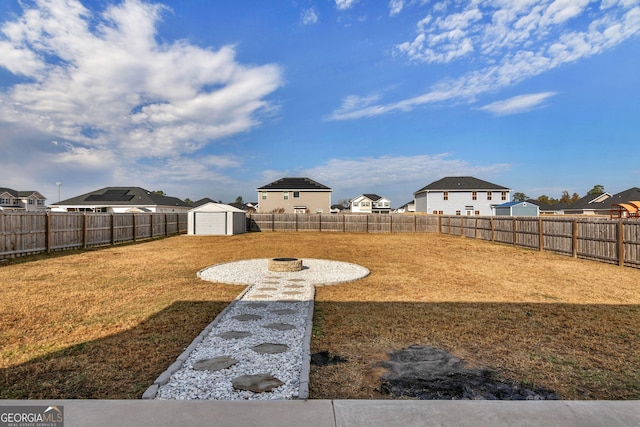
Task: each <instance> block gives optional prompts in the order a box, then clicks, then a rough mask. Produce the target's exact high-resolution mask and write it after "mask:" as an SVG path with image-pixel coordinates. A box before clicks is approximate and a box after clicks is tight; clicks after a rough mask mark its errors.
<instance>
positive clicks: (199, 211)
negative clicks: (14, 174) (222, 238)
mask: <svg viewBox="0 0 640 427" xmlns="http://www.w3.org/2000/svg"><path fill="white" fill-rule="evenodd" d="M246 231H247V221H246V213H245V212H244V211H243V210H240V209H238V208H234V207H233V206H229V205H223V204H221V203H205V204H204V205H202V206H198V207H197V208H193V209H191V210H190V211H189V213H188V216H187V234H198V235H224V234H226V235H232V234H240V233H245V232H246Z"/></svg>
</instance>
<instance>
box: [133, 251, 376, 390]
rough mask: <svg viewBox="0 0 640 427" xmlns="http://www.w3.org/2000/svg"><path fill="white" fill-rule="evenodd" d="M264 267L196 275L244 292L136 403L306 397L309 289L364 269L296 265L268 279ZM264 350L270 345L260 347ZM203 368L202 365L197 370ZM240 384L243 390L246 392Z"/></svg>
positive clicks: (218, 268) (258, 263)
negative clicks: (297, 268)
mask: <svg viewBox="0 0 640 427" xmlns="http://www.w3.org/2000/svg"><path fill="white" fill-rule="evenodd" d="M267 263H268V259H252V260H244V261H237V262H231V263H225V264H219V265H215V266H212V267H209V268H206V269H204V270H202V271H200V272H199V273H198V276H199V277H200V278H201V279H203V280H207V281H211V282H218V283H231V284H243V285H249V287H248V288H247V289H246V290H245V291H244V292H243V293H242V294H241V295H240V296H239V297H238V298H237V299H236V300H235V301H234V302H232V303H231V304H230V305H229V306H228V307H227V308H226V309H225V310H224V311H223V312H222V313H220V315H219V316H218V317H217V318H216V319H215V320H214V321H213V322H212V323H211V324H210V325H209V326H208V327H207V328H206V329H205V330H204V331H203V332H202V333H201V334H200V335H199V336H198V337H197V338H196V339H195V340H194V342H193V343H192V344H191V345H190V346H189V347H188V348H187V349H186V350H185V352H184V353H183V354H182V355H180V356H179V357H178V359H177V360H176V362H175V363H174V364H173V365H171V366H170V367H169V369H167V371H165V372H164V373H163V374H161V375H160V376H159V377H158V379H156V381H155V383H154V384H153V385H152V386H151V387H149V389H148V390H147V391H146V392H145V394H144V395H143V398H144V399H154V398H155V399H205V400H247V399H251V400H274V399H304V398H307V397H308V377H309V359H310V354H309V346H310V340H311V320H312V317H313V298H314V294H315V286H317V285H327V284H337V283H344V282H348V281H353V280H357V279H359V278H362V277H365V276H367V275H368V274H369V270H367V269H366V268H364V267H361V266H359V265H355V264H350V263H345V262H339V261H328V260H318V259H303V269H302V270H301V271H297V272H286V273H282V272H278V273H275V272H271V271H269V270H268V268H267ZM265 344H271V345H270V346H267V348H264V347H265V346H264V345H265ZM203 363H208V364H209V365H208V366H207V367H205V368H202V367H201V366H199V365H201V364H203ZM211 364H213V365H215V366H214V367H211V366H212V365H211ZM217 364H220V366H222V368H220V366H217ZM229 364H231V365H230V366H228V365H229ZM258 376H259V377H258ZM244 380H249V382H250V383H251V385H250V386H248V387H247V385H246V384H244ZM254 380H255V381H254ZM241 383H242V384H241ZM256 388H257V389H256ZM251 390H253V391H251Z"/></svg>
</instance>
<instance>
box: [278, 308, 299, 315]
mask: <svg viewBox="0 0 640 427" xmlns="http://www.w3.org/2000/svg"><path fill="white" fill-rule="evenodd" d="M272 313H273V314H278V315H280V316H285V315H287V314H296V313H297V311H296V310H291V309H290V308H283V309H282V310H273V311H272Z"/></svg>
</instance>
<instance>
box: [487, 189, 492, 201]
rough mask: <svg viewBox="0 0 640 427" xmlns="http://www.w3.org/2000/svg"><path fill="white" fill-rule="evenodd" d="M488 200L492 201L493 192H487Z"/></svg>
mask: <svg viewBox="0 0 640 427" xmlns="http://www.w3.org/2000/svg"><path fill="white" fill-rule="evenodd" d="M487 200H491V191H487Z"/></svg>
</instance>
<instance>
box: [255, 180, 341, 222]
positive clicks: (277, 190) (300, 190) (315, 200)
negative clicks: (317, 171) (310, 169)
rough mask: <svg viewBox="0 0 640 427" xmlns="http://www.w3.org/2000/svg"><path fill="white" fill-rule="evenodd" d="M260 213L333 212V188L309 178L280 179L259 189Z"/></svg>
mask: <svg viewBox="0 0 640 427" xmlns="http://www.w3.org/2000/svg"><path fill="white" fill-rule="evenodd" d="M257 191H258V212H261V213H268V212H282V213H326V214H329V213H330V212H331V192H332V191H333V190H331V188H329V187H327V186H326V185H323V184H320V183H318V182H316V181H314V180H312V179H309V178H295V177H289V178H280V179H279V180H277V181H274V182H272V183H270V184H267V185H264V186H262V187H260V188H258V189H257Z"/></svg>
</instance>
